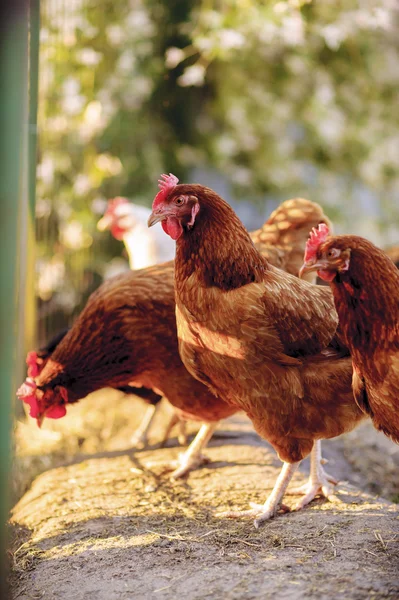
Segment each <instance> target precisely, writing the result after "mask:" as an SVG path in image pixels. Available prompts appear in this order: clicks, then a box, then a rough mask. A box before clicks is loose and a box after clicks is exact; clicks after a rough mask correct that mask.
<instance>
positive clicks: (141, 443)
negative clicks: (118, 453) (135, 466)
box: [130, 404, 158, 450]
mask: <svg viewBox="0 0 399 600" xmlns="http://www.w3.org/2000/svg"><path fill="white" fill-rule="evenodd" d="M157 409H158V404H149V405H148V407H147V410H146V411H145V413H144V417H143V419H142V421H141V423H140V425H139V426H138V428H137V429H136V431H135V432H134V434H133V436H132V437H131V439H130V443H131V445H132V446H133V448H138V449H139V450H141V449H142V448H145V447H146V446H147V444H148V432H149V429H150V427H151V423H152V421H153V420H154V417H155V413H156V411H157Z"/></svg>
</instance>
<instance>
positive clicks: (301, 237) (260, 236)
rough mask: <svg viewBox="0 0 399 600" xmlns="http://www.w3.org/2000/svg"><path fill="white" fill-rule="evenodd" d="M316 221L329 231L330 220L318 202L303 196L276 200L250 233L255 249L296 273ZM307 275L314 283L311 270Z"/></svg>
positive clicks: (277, 265)
mask: <svg viewBox="0 0 399 600" xmlns="http://www.w3.org/2000/svg"><path fill="white" fill-rule="evenodd" d="M320 223H325V224H326V225H327V226H328V228H329V230H330V231H332V224H331V222H330V220H329V219H328V217H327V216H326V215H325V214H324V212H323V209H322V208H321V206H319V204H316V203H315V202H311V201H310V200H306V199H305V198H292V199H291V200H286V201H285V202H283V203H282V204H280V206H279V207H278V208H276V210H275V211H273V212H272V214H271V215H270V217H269V219H268V220H267V221H266V223H265V224H264V225H263V226H262V227H261V228H260V229H258V230H257V231H254V232H253V233H251V237H252V241H253V242H254V243H255V245H256V247H257V249H258V250H259V252H261V254H263V255H264V256H266V258H267V259H268V260H269V261H270V262H271V263H272V264H274V265H275V266H276V267H279V268H281V269H284V270H286V271H288V272H289V273H291V274H292V275H298V273H299V269H300V267H301V265H302V262H303V255H304V252H305V245H306V241H307V239H308V237H309V232H310V231H311V229H312V228H313V227H317V226H318V225H319V224H320ZM309 276H310V277H311V279H309V281H311V283H314V282H315V274H314V273H310V274H309Z"/></svg>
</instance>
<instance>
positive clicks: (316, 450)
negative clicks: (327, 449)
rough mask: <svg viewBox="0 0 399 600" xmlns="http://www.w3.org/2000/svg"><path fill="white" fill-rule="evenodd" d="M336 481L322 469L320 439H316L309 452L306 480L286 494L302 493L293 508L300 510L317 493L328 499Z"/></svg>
mask: <svg viewBox="0 0 399 600" xmlns="http://www.w3.org/2000/svg"><path fill="white" fill-rule="evenodd" d="M337 483H338V481H337V480H336V479H334V477H331V475H328V474H327V473H326V472H325V470H324V469H323V459H322V456H321V441H320V440H316V441H315V443H314V444H313V448H312V452H311V454H310V475H309V479H308V481H307V482H306V483H305V484H304V485H303V486H300V487H298V488H294V489H292V490H288V492H287V494H289V495H295V494H304V496H303V497H302V498H301V499H300V500H299V502H298V503H297V504H296V505H295V509H294V510H300V509H301V508H303V507H304V506H306V505H307V504H309V502H311V501H312V500H314V499H315V498H316V496H318V495H321V496H324V497H325V498H327V499H328V500H330V499H331V498H332V496H333V494H334V486H335V485H336V484H337Z"/></svg>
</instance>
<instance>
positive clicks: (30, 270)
mask: <svg viewBox="0 0 399 600" xmlns="http://www.w3.org/2000/svg"><path fill="white" fill-rule="evenodd" d="M39 40H40V0H30V2H29V124H28V135H27V139H26V142H27V144H28V149H27V155H28V164H27V169H28V171H27V186H28V189H27V194H28V198H29V202H28V211H27V213H26V214H25V215H24V219H23V230H24V232H25V235H24V238H25V236H26V243H27V248H28V253H27V257H26V261H25V262H24V264H23V265H21V269H20V286H21V295H23V297H24V298H25V301H24V302H23V303H22V302H21V313H20V343H19V360H18V366H19V369H20V370H21V367H22V369H23V372H21V374H20V377H19V378H20V379H23V378H24V376H25V364H24V358H25V356H26V352H27V351H28V350H31V349H32V348H34V347H35V343H36V298H35V293H34V290H35V263H36V256H35V200H36V165H37V156H36V154H37V102H38V88H39V43H40V42H39Z"/></svg>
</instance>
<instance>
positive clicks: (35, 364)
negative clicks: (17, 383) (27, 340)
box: [26, 352, 43, 377]
mask: <svg viewBox="0 0 399 600" xmlns="http://www.w3.org/2000/svg"><path fill="white" fill-rule="evenodd" d="M26 364H27V365H28V377H37V376H38V375H39V374H40V371H41V370H42V368H43V359H42V358H39V357H38V355H37V352H28V354H27V356H26Z"/></svg>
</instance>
